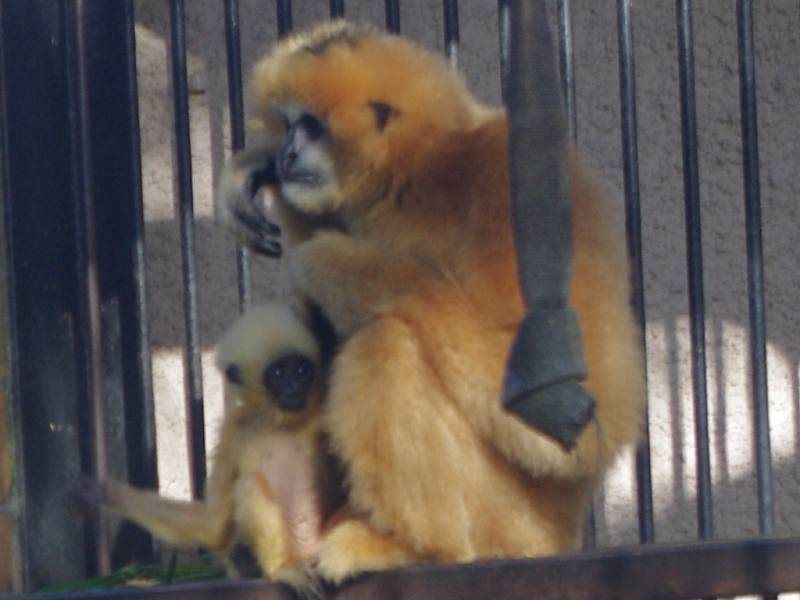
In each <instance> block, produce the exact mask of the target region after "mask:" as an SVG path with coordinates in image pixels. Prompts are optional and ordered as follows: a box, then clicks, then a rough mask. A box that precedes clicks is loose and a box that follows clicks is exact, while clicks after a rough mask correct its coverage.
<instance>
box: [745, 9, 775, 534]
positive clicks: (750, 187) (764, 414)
mask: <svg viewBox="0 0 800 600" xmlns="http://www.w3.org/2000/svg"><path fill="white" fill-rule="evenodd" d="M736 23H737V33H738V47H739V90H740V104H741V115H742V117H741V118H742V155H743V156H742V158H743V161H742V171H743V179H744V193H745V231H746V238H747V281H748V300H749V312H750V361H751V377H752V383H751V385H752V394H753V416H754V426H755V453H756V481H757V485H758V529H759V531H760V532H761V533H762V534H767V535H769V534H772V533H773V532H774V530H775V516H774V506H773V504H774V500H773V491H772V459H771V451H770V438H769V407H768V397H767V332H766V316H765V305H764V260H763V255H762V241H761V188H760V183H759V166H758V119H757V114H756V78H755V64H754V63H755V59H754V51H753V10H752V5H751V2H750V0H737V2H736Z"/></svg>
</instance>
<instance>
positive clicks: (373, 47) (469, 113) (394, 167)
mask: <svg viewBox="0 0 800 600" xmlns="http://www.w3.org/2000/svg"><path fill="white" fill-rule="evenodd" d="M251 93H252V108H253V111H252V115H253V118H252V121H251V123H250V125H251V129H252V130H253V133H254V137H255V138H257V137H258V135H259V132H261V134H263V135H265V136H266V137H267V138H268V139H272V140H275V139H276V138H277V139H280V140H282V143H281V145H280V146H281V149H280V151H279V156H278V159H277V161H276V162H277V172H278V177H279V179H280V182H281V193H282V195H283V197H284V198H285V199H286V200H287V201H288V202H289V203H290V204H292V205H293V206H294V207H295V208H297V209H298V210H300V211H301V212H304V213H311V214H324V213H329V212H334V211H337V210H338V209H340V208H342V206H343V204H344V203H345V202H346V203H347V205H348V207H352V208H356V209H357V207H358V205H359V203H360V204H361V205H370V204H371V203H372V202H374V201H375V200H377V199H380V198H385V197H387V195H390V194H391V189H392V185H393V184H399V183H400V182H402V181H403V180H405V179H407V178H408V177H409V176H410V175H412V174H413V173H414V172H415V170H416V169H419V168H421V167H423V166H424V165H426V164H428V163H429V162H430V161H431V160H432V159H433V158H434V157H435V156H436V155H437V154H438V150H439V148H438V147H437V146H439V145H440V144H441V143H443V141H444V140H446V139H448V137H449V134H451V133H452V132H453V131H455V130H469V129H471V128H473V127H475V126H476V125H477V124H478V123H479V121H480V118H481V115H482V114H484V113H485V110H486V109H485V107H483V106H482V105H481V104H480V103H479V102H478V101H477V100H476V99H475V98H474V97H473V96H472V95H471V94H470V93H469V91H468V90H467V86H466V84H465V82H464V79H463V78H462V77H461V75H459V74H458V73H457V72H455V71H454V70H453V69H452V68H450V66H449V65H448V63H447V62H446V61H445V60H444V59H443V58H442V57H441V56H439V55H438V54H435V53H433V52H431V51H428V50H425V49H423V48H421V47H420V46H417V45H416V44H414V43H412V42H411V41H409V40H407V39H404V38H402V37H399V36H397V35H393V34H388V33H384V32H381V31H378V30H376V29H372V28H368V27H360V26H355V25H352V24H350V23H347V22H345V21H334V22H329V23H325V24H323V25H320V26H317V27H316V28H314V29H312V30H310V31H309V32H307V33H305V34H302V33H301V34H296V35H294V36H291V37H289V38H287V39H286V40H285V41H282V42H279V43H278V44H277V45H276V47H275V48H274V49H273V51H272V52H271V53H270V54H268V55H267V56H266V57H265V58H264V59H262V60H261V61H260V62H259V63H258V65H257V66H256V67H255V70H254V73H253V78H252V82H251Z"/></svg>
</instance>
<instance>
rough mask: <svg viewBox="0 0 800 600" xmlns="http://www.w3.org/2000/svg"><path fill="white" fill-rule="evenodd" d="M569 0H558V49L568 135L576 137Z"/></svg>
mask: <svg viewBox="0 0 800 600" xmlns="http://www.w3.org/2000/svg"><path fill="white" fill-rule="evenodd" d="M570 4H571V3H570V0H558V33H559V35H558V41H559V45H558V49H559V59H560V65H561V85H562V87H563V93H564V105H565V107H566V110H567V124H568V126H569V135H570V137H571V138H572V139H573V140H577V139H578V115H577V108H576V106H575V61H574V53H573V49H572V10H571V7H570Z"/></svg>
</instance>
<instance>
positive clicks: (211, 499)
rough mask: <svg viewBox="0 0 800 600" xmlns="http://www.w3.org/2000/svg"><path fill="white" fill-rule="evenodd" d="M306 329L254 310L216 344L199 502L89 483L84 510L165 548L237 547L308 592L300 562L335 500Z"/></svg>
mask: <svg viewBox="0 0 800 600" xmlns="http://www.w3.org/2000/svg"><path fill="white" fill-rule="evenodd" d="M306 322H307V319H304V320H301V319H299V318H298V317H297V316H296V315H295V312H294V311H293V310H292V309H291V308H289V307H288V306H284V305H280V304H266V305H263V306H258V307H253V308H251V309H250V310H249V311H248V312H246V313H245V314H244V315H242V316H241V317H240V318H239V319H238V320H237V321H236V322H235V323H234V324H233V325H232V326H231V327H230V329H229V330H228V331H227V332H226V334H225V336H224V337H223V339H222V341H221V342H220V345H219V350H218V355H217V364H218V366H219V368H220V370H221V371H222V372H223V373H224V375H225V379H226V385H227V386H228V388H229V391H231V392H232V394H231V396H232V400H231V403H230V404H229V405H228V406H226V411H225V418H224V422H223V425H222V431H221V435H220V440H219V444H218V446H217V448H216V452H215V454H214V459H213V467H212V470H211V475H210V477H209V479H208V485H207V493H206V497H205V499H204V500H203V501H195V502H183V501H178V500H170V499H167V498H163V497H161V496H159V495H158V494H157V493H156V492H153V491H147V490H140V489H134V488H131V487H129V486H127V485H125V484H123V483H119V482H115V481H104V482H92V481H87V482H84V488H83V489H82V490H81V495H82V499H83V501H84V503H85V504H86V503H88V504H89V505H90V507H93V506H96V505H100V506H101V507H102V508H103V509H105V510H108V511H110V512H113V513H116V514H119V515H121V516H123V517H125V518H128V519H131V520H132V521H134V522H136V523H138V524H139V525H141V526H143V527H145V528H147V529H149V530H150V531H151V532H152V533H153V534H155V535H156V536H158V537H159V538H161V539H162V540H164V541H166V542H169V543H171V544H176V545H183V546H201V547H205V548H208V549H210V550H222V551H225V552H232V550H233V549H234V548H235V547H236V546H238V545H244V546H245V547H247V548H248V549H249V550H250V552H251V554H252V555H253V557H254V558H255V561H256V563H257V565H258V567H259V568H260V570H261V571H262V572H263V574H264V575H265V576H267V577H268V578H270V579H273V580H279V581H285V582H287V583H290V584H292V585H294V586H296V587H299V588H301V589H309V586H312V585H313V581H314V580H313V577H310V572H309V570H308V568H307V567H308V562H309V561H310V560H313V559H314V558H315V556H316V553H317V550H318V546H319V536H320V528H321V526H322V521H323V519H324V518H325V517H326V516H327V515H328V514H330V513H332V512H333V510H334V509H335V508H337V507H336V506H335V505H333V503H334V502H335V501H336V499H337V498H338V494H337V493H336V491H335V490H333V488H332V487H331V486H335V485H336V483H335V482H336V478H335V476H334V474H333V473H332V471H329V468H330V469H332V466H331V463H328V462H327V461H326V460H325V457H326V452H325V448H324V443H325V441H324V439H323V437H322V435H321V433H320V428H319V412H320V402H321V400H322V399H323V396H324V386H325V372H324V365H321V361H320V350H319V345H318V342H317V340H316V339H315V337H314V335H313V333H312V331H311V330H310V329H309V328H308V326H307V325H306Z"/></svg>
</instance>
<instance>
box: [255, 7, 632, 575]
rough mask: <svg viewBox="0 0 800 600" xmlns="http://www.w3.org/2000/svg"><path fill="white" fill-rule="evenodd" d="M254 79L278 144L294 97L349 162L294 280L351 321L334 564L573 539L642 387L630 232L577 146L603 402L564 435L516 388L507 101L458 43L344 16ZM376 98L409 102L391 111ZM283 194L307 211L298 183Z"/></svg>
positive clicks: (434, 557)
mask: <svg viewBox="0 0 800 600" xmlns="http://www.w3.org/2000/svg"><path fill="white" fill-rule="evenodd" d="M252 91H253V105H254V114H253V125H254V127H255V129H257V130H258V131H260V132H261V135H262V136H263V138H264V139H266V140H267V142H266V145H265V146H264V147H265V148H270V147H271V148H273V149H274V148H277V147H279V146H280V137H281V136H282V135H283V131H284V129H283V128H282V126H280V125H279V123H278V115H279V112H280V109H281V107H282V106H286V105H292V106H295V107H297V106H299V107H300V108H301V109H302V110H307V111H309V113H311V114H313V115H315V116H316V117H317V118H319V119H320V120H322V121H323V122H324V123H325V124H326V126H327V127H328V129H329V131H330V138H331V139H330V142H329V152H330V157H331V159H332V160H333V163H334V164H335V167H336V177H337V181H336V192H335V193H331V192H330V190H329V188H326V192H325V194H326V195H325V196H324V197H320V198H319V204H318V205H314V206H315V208H314V210H313V211H311V210H309V211H308V214H307V215H306V216H307V217H308V218H309V219H311V218H312V217H314V218H316V217H317V216H318V215H320V214H325V215H327V216H328V217H329V218H331V219H332V221H334V222H336V223H338V228H337V230H332V229H327V228H323V230H317V231H315V230H314V227H312V228H311V231H310V232H305V233H304V235H303V236H301V237H300V239H299V240H295V241H296V242H299V243H297V245H296V246H295V247H293V248H292V250H291V252H290V254H289V258H290V261H291V267H292V268H291V272H292V276H293V281H294V284H295V286H296V288H297V289H298V290H300V291H301V292H302V293H305V294H307V295H308V296H309V297H310V298H311V299H313V300H314V301H315V302H317V303H318V304H319V305H320V306H321V307H322V308H323V310H324V311H325V312H326V313H327V314H328V316H329V317H330V318H331V320H332V322H333V324H334V325H335V327H336V328H337V330H338V331H339V332H340V333H341V334H343V335H344V336H346V340H345V342H344V344H343V345H342V347H341V349H340V351H339V353H338V355H337V357H336V359H335V362H334V365H333V368H332V375H331V384H330V386H331V387H330V390H329V392H328V395H327V399H326V408H325V412H324V415H323V426H324V428H325V429H326V431H327V433H328V434H329V435H330V436H331V439H332V443H333V446H334V450H335V451H336V452H337V453H338V455H339V456H340V458H341V459H342V461H343V463H344V464H345V466H346V470H347V478H348V483H349V505H350V510H352V511H353V514H354V515H357V516H354V517H353V518H351V519H345V520H343V521H342V522H340V523H338V524H336V525H334V526H332V527H331V528H330V529H329V531H328V532H327V533H326V535H325V537H324V538H323V541H322V548H321V554H320V563H319V568H320V571H321V572H322V574H323V575H324V576H326V577H328V578H330V579H332V580H334V581H341V580H342V579H345V578H346V577H348V576H350V575H352V574H354V573H357V572H360V571H365V570H367V571H369V570H376V569H382V568H389V567H393V566H398V565H402V564H408V563H410V562H417V561H439V562H451V561H456V562H460V561H469V560H474V559H478V558H488V557H513V556H540V555H545V554H550V553H554V552H562V551H566V550H569V549H572V548H575V547H576V544H577V542H578V539H579V534H580V530H581V526H582V523H583V515H584V511H585V509H586V506H587V503H588V500H589V498H590V496H591V493H592V491H593V489H594V488H595V486H596V483H597V481H598V479H599V477H600V476H601V475H602V474H603V472H604V471H605V470H606V469H607V467H608V466H609V465H610V463H611V462H612V461H613V460H614V458H615V457H616V456H617V455H618V454H619V452H620V450H621V449H622V448H623V447H624V446H626V445H631V444H633V443H634V442H635V441H636V439H637V436H638V433H639V426H640V415H641V411H642V406H643V400H644V390H643V376H642V360H641V356H640V349H639V334H638V330H637V326H636V324H635V321H634V317H633V315H632V312H631V309H630V306H629V292H630V290H629V285H628V265H627V259H626V256H625V252H624V248H623V240H624V233H623V231H622V229H621V228H620V227H619V226H618V224H617V222H616V221H615V219H614V215H613V210H612V208H613V207H612V206H611V203H610V202H609V201H608V199H607V198H606V196H605V194H604V193H603V191H602V190H601V187H600V186H599V185H598V183H597V182H595V180H594V179H593V177H592V176H591V175H590V174H589V172H588V171H587V169H586V168H585V167H584V166H583V164H582V162H581V159H580V158H579V157H578V155H577V152H574V151H571V155H570V158H569V165H568V171H569V178H570V185H571V194H572V200H573V205H574V226H573V227H574V239H575V271H574V278H573V281H572V288H571V301H572V303H573V305H574V307H575V308H576V310H577V313H578V316H579V321H580V324H581V327H582V331H583V335H584V342H585V356H586V363H587V367H588V373H589V377H588V379H587V381H586V382H585V385H586V387H587V388H588V389H589V390H590V391H591V392H592V393H593V394H594V396H595V398H596V400H597V410H596V418H595V420H594V421H593V422H592V423H590V424H589V426H588V427H587V428H586V430H585V431H584V432H583V433H582V435H581V437H580V439H579V441H578V444H577V447H576V448H575V449H574V450H572V451H571V452H568V453H567V452H564V451H563V450H562V449H561V448H560V447H559V446H558V445H557V444H555V443H554V442H552V441H551V440H550V439H547V438H545V437H544V436H542V435H540V434H539V433H538V432H536V431H535V430H533V429H530V428H529V427H527V426H526V425H525V424H523V423H522V422H520V421H519V420H517V418H516V417H514V416H512V415H510V414H509V413H507V412H506V411H505V410H504V408H503V407H502V406H501V403H500V389H501V383H502V380H503V374H504V370H505V366H506V360H507V357H508V352H509V348H510V346H511V342H512V339H513V336H514V334H515V332H516V329H517V326H518V324H519V322H520V320H521V319H522V317H523V314H524V309H523V305H522V300H521V296H520V291H519V284H518V273H517V261H516V255H515V249H514V244H513V238H512V231H511V215H510V202H509V180H508V132H507V122H506V116H505V112H504V111H503V110H496V109H490V108H488V107H486V106H484V105H482V104H481V103H479V102H478V101H477V100H476V99H475V98H474V97H473V96H472V95H471V94H470V93H469V92H468V91H467V87H466V85H465V84H464V81H463V79H462V78H461V76H460V75H458V74H457V73H455V72H454V71H452V70H451V69H450V68H449V67H448V66H447V64H446V62H445V61H444V60H443V59H442V58H440V57H438V56H436V55H433V54H431V53H430V52H428V51H426V50H424V49H421V48H419V47H417V46H415V45H414V44H412V43H411V42H409V41H407V40H404V39H402V38H399V37H396V36H391V35H387V34H383V33H379V32H376V31H372V30H362V29H359V28H355V27H352V26H350V25H346V24H343V23H341V22H339V23H333V24H326V25H323V26H320V27H318V28H317V29H315V30H314V31H312V32H310V33H308V34H306V35H303V36H297V37H294V38H291V39H290V40H289V41H285V42H282V43H280V44H279V45H278V46H277V48H276V49H275V50H274V51H273V52H272V53H271V54H270V55H269V56H267V57H266V58H265V59H264V60H263V61H262V62H261V63H260V64H259V65H258V66H257V67H256V69H255V73H254V78H253V86H252ZM376 101H378V102H382V103H386V104H387V105H389V106H391V107H392V109H393V111H394V113H393V116H392V117H391V118H390V119H389V121H388V122H387V123H386V126H385V128H379V127H376V124H375V119H374V115H373V114H372V112H371V111H370V103H373V102H376ZM531 160H536V157H535V156H532V157H531ZM308 193H309V194H310V193H312V192H311V191H309V192H308ZM277 206H278V209H279V210H284V211H289V212H290V213H291V214H292V218H293V219H299V220H300V221H302V217H303V214H302V212H303V209H302V208H301V207H298V206H292V199H291V198H290V197H288V196H287V197H283V198H281V197H280V196H279V197H278V198H277ZM298 211H300V214H298ZM312 213H313V214H312Z"/></svg>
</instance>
